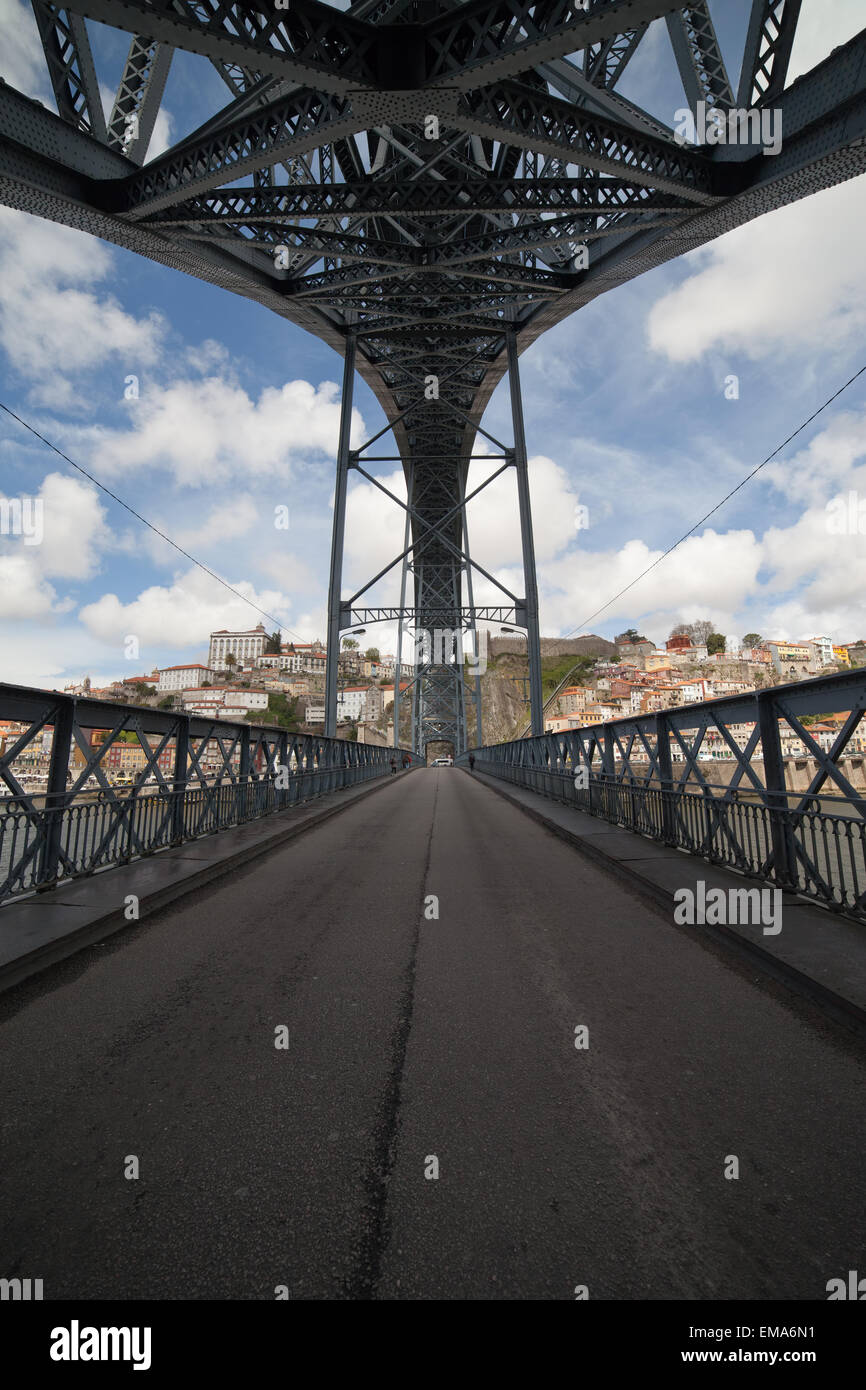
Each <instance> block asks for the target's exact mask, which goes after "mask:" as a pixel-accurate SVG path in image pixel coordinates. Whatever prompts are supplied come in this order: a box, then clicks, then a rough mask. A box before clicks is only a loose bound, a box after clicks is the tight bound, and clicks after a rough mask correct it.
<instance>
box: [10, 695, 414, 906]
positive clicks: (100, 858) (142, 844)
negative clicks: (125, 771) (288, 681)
mask: <svg viewBox="0 0 866 1390" xmlns="http://www.w3.org/2000/svg"><path fill="white" fill-rule="evenodd" d="M0 718H3V719H5V720H13V721H15V722H16V723H17V724H18V725H19V726H23V727H19V728H18V729H13V730H12V731H11V732H7V733H6V734H5V745H6V746H5V751H3V752H2V754H0V788H2V789H3V790H5V793H6V794H5V795H4V796H3V797H2V799H0V904H2V903H4V902H8V901H10V900H15V899H16V898H19V897H21V895H22V894H28V893H32V892H34V891H38V890H43V889H51V888H54V887H56V886H57V884H58V883H60V882H64V881H68V880H69V879H71V878H77V877H81V876H85V875H88V874H93V873H96V872H98V871H99V870H103V869H107V868H110V867H112V866H115V865H119V864H127V863H129V862H131V861H132V860H134V859H139V858H142V857H144V856H146V855H150V854H154V853H156V852H157V851H159V850H163V849H168V848H170V847H171V846H172V845H179V844H182V843H183V842H184V841H187V840H195V839H198V838H199V837H200V836H203V835H213V834H218V833H219V832H220V831H223V830H228V829H230V828H232V827H233V826H237V825H242V824H244V823H246V822H249V821H253V820H257V819H259V818H261V817H263V816H268V815H272V814H274V813H276V812H278V811H282V810H285V809H287V808H288V807H291V806H296V805H298V804H299V803H301V802H306V801H310V800H312V799H314V798H315V797H318V796H324V795H325V794H327V793H328V792H332V791H336V790H338V789H340V788H345V787H351V786H354V785H356V784H358V783H361V782H365V781H369V780H370V779H372V778H378V777H383V776H386V775H389V774H390V772H391V770H392V769H391V762H392V759H395V760H396V764H397V767H398V768H402V767H403V766H407V767H409V768H414V767H417V766H419V765H420V764H423V762H424V759H423V758H421V757H419V756H418V755H417V754H414V753H411V752H409V751H408V750H406V749H396V750H395V749H394V748H386V747H380V746H378V745H373V744H363V743H355V742H348V741H344V740H342V739H326V738H321V737H318V736H316V735H312V734H296V733H291V732H289V731H287V730H285V729H280V728H275V727H273V726H269V725H256V724H242V725H241V724H231V723H229V722H228V721H223V720H211V719H202V718H195V717H192V716H189V715H184V714H179V713H176V712H174V711H171V712H169V711H160V710H152V709H150V708H147V707H143V706H137V705H120V704H113V703H112V704H107V703H106V702H103V701H97V700H87V699H76V698H74V697H70V696H63V695H57V694H53V693H51V692H46V691H36V690H25V689H22V688H20V687H11V686H4V685H0ZM94 730H100V731H102V732H101V734H100V740H99V741H97V742H94V740H93V737H92V735H93V731H94ZM102 733H104V737H102ZM121 734H124V735H126V739H125V740H121V739H120V735H121ZM130 735H132V736H133V737H135V738H136V740H137V742H138V746H139V747H140V749H141V750H142V759H143V760H144V766H143V767H141V769H140V770H139V772H138V775H137V776H136V778H135V781H134V783H133V785H132V786H130V787H125V786H118V785H115V784H113V782H112V780H111V775H112V774H111V771H110V767H111V760H110V756H109V754H110V749H111V748H112V747H116V746H117V745H118V744H120V743H121V742H128V741H129V736H130ZM43 738H44V739H46V740H47V741H48V742H49V744H50V767H49V771H48V774H47V785H46V789H45V790H44V791H42V790H40V791H35V792H34V791H28V790H25V788H24V787H23V786H22V782H27V780H28V778H27V775H26V772H25V771H24V770H23V769H22V766H21V758H22V754H27V753H28V750H30V754H29V756H32V750H33V748H34V746H38V745H37V742H36V741H37V740H38V741H39V743H41V740H42V739H43ZM76 748H77V750H78V759H77V762H76V761H75V756H74V751H73V750H74V749H76ZM93 783H95V784H96V785H95V788H94V790H88V789H87V788H88V787H89V786H90V785H91V784H93Z"/></svg>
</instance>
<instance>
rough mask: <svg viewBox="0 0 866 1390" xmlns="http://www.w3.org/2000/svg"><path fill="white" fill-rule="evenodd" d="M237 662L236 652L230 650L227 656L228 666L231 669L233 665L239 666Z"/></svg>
mask: <svg viewBox="0 0 866 1390" xmlns="http://www.w3.org/2000/svg"><path fill="white" fill-rule="evenodd" d="M237 664H238V659H237V657H236V656H235V654H234V652H229V654H228V656H227V657H226V666H228V667H229V669H231V668H232V667H233V666H237Z"/></svg>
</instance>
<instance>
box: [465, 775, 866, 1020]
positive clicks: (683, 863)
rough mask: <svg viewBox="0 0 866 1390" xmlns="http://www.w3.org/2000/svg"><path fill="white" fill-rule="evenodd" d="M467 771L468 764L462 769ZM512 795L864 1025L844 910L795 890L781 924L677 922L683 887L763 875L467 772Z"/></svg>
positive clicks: (736, 882)
mask: <svg viewBox="0 0 866 1390" xmlns="http://www.w3.org/2000/svg"><path fill="white" fill-rule="evenodd" d="M464 771H465V770H464ZM465 775H467V776H474V777H477V778H478V779H479V780H480V781H482V782H483V783H484V784H485V785H486V786H489V787H490V788H491V789H492V790H494V791H496V792H498V793H499V794H500V795H501V796H504V797H506V798H507V799H508V800H509V801H512V802H513V803H514V804H515V805H517V806H519V807H520V808H521V810H523V811H524V812H526V814H527V815H530V816H532V817H533V819H535V820H537V821H539V822H540V823H541V824H542V825H545V826H547V828H548V829H549V830H551V831H553V833H554V834H556V835H558V836H560V837H561V838H562V839H565V840H567V841H569V842H570V843H571V844H573V845H574V846H575V848H576V849H578V850H579V851H580V852H581V853H582V854H585V855H587V856H588V857H590V858H591V859H593V860H594V862H595V863H597V864H600V865H603V866H606V867H607V868H608V869H609V870H610V871H611V872H612V873H614V874H616V875H617V876H619V877H621V878H625V879H627V880H629V881H630V882H631V883H632V885H633V886H634V887H636V888H637V889H638V891H639V892H642V893H645V894H647V895H648V896H650V897H652V898H653V899H654V901H656V902H657V903H660V904H661V905H662V907H663V908H664V909H665V911H666V912H669V913H670V917H671V923H672V925H676V926H677V930H680V931H686V932H689V933H691V934H694V933H705V934H706V935H707V936H708V937H711V938H712V939H713V940H715V941H722V942H725V943H727V944H728V945H729V946H731V947H733V948H734V949H736V950H737V951H738V952H741V953H743V952H744V953H745V954H746V955H748V956H749V957H750V958H751V959H752V960H755V961H757V962H759V963H760V964H761V966H762V967H763V968H764V969H765V970H767V971H768V972H769V973H770V974H771V975H773V976H774V977H775V978H777V979H780V980H783V981H784V982H785V983H786V984H788V985H789V986H792V987H793V988H795V989H797V990H798V991H799V992H800V993H803V994H806V995H808V996H809V997H810V998H813V999H815V1000H816V1001H818V1002H819V1003H820V1004H821V1005H822V1007H824V1008H826V1009H827V1010H828V1011H829V1012H831V1013H832V1014H833V1015H834V1016H835V1017H837V1018H839V1019H840V1020H841V1021H843V1022H845V1023H846V1024H847V1025H848V1026H849V1027H852V1026H853V1027H855V1028H856V1029H858V1030H862V1031H866V930H864V927H863V926H862V924H861V923H859V922H856V921H854V920H853V919H852V918H849V917H845V916H843V915H842V914H841V913H837V912H833V911H831V910H829V909H828V908H824V907H820V906H818V905H817V904H814V903H812V902H810V901H809V900H808V899H805V898H801V897H799V896H797V895H796V894H792V893H783V894H782V913H781V921H782V930H781V931H780V932H779V933H778V934H777V935H771V934H768V933H765V931H764V929H763V927H762V926H761V925H753V924H751V923H727V924H724V925H722V924H703V925H696V926H679V925H678V924H674V920H673V914H674V908H675V906H676V904H675V900H674V894H675V893H676V892H677V890H678V889H682V888H688V889H690V890H691V891H693V892H694V891H696V885H697V883H698V882H699V881H703V882H704V884H705V885H706V891H707V892H709V890H710V889H711V888H721V889H723V890H724V891H729V890H730V889H737V888H739V889H742V888H755V887H761V886H765V887H766V886H769V885H761V884H760V883H759V881H758V880H756V879H751V878H746V877H745V876H744V875H742V874H738V873H735V872H733V871H732V870H728V869H724V868H721V867H719V866H718V865H715V864H710V863H708V862H707V861H706V860H703V859H698V858H697V857H696V856H694V855H692V854H689V853H687V852H686V851H683V850H678V849H671V848H670V846H667V845H662V844H659V843H658V842H657V841H656V840H650V839H648V838H646V837H645V836H643V835H637V834H635V833H634V832H632V831H630V830H625V829H623V828H622V827H620V826H612V825H609V824H608V823H607V822H606V821H603V820H600V819H599V818H598V817H596V816H590V815H588V814H587V812H585V811H579V810H577V809H576V808H574V807H572V806H566V805H564V804H562V803H561V802H558V801H554V800H553V799H552V798H550V797H546V796H543V795H541V793H539V792H534V791H529V790H527V789H526V788H524V787H517V786H514V785H513V784H512V783H510V782H505V781H502V780H500V779H499V778H496V777H489V776H488V775H487V774H486V773H480V772H475V773H471V774H470V773H465Z"/></svg>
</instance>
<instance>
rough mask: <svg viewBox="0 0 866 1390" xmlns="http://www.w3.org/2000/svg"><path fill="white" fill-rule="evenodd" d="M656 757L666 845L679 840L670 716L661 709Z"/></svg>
mask: <svg viewBox="0 0 866 1390" xmlns="http://www.w3.org/2000/svg"><path fill="white" fill-rule="evenodd" d="M655 734H656V757H657V758H658V764H659V785H660V788H661V803H662V834H663V835H664V842H665V844H666V845H675V844H676V842H677V836H676V825H675V816H674V804H673V790H674V769H673V763H672V762H671V735H670V725H669V724H668V717H667V715H666V714H663V713H662V712H661V711H659V713H658V714H657V715H656V717H655Z"/></svg>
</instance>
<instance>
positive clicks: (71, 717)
mask: <svg viewBox="0 0 866 1390" xmlns="http://www.w3.org/2000/svg"><path fill="white" fill-rule="evenodd" d="M74 727H75V700H74V699H65V700H58V703H57V714H56V715H55V718H54V735H53V738H52V740H51V762H50V764H49V768H48V787H47V790H46V796H45V806H44V808H43V811H42V852H41V855H40V861H39V872H38V874H37V876H36V878H37V887H39V888H53V887H54V885H55V883H56V882H57V878H58V874H59V870H60V850H61V846H62V843H63V816H64V812H65V807H66V779H67V774H68V772H69V755H70V753H71V752H72V731H73V729H74Z"/></svg>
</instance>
